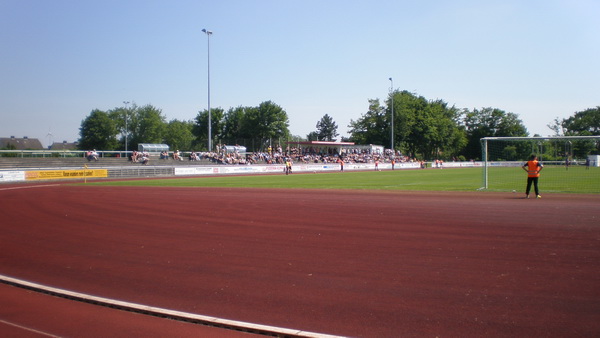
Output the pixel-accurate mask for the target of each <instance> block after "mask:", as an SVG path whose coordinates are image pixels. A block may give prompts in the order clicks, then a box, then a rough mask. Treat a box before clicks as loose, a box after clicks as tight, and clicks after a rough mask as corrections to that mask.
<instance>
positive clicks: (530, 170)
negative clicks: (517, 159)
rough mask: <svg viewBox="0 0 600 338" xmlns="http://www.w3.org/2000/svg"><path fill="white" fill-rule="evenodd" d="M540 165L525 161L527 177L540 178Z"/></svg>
mask: <svg viewBox="0 0 600 338" xmlns="http://www.w3.org/2000/svg"><path fill="white" fill-rule="evenodd" d="M541 166H542V165H541V164H540V163H539V162H538V161H527V176H529V177H540V167H541Z"/></svg>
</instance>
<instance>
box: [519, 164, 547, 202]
mask: <svg viewBox="0 0 600 338" xmlns="http://www.w3.org/2000/svg"><path fill="white" fill-rule="evenodd" d="M522 168H523V170H525V171H526V172H527V189H525V198H529V192H530V191H531V184H532V183H533V187H534V189H535V196H536V198H542V196H540V190H539V188H538V179H539V178H540V171H542V169H544V166H543V165H542V164H541V163H540V162H539V161H538V159H537V156H535V155H531V157H530V158H529V161H527V163H525V164H523V166H522Z"/></svg>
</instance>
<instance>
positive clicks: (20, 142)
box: [0, 136, 44, 150]
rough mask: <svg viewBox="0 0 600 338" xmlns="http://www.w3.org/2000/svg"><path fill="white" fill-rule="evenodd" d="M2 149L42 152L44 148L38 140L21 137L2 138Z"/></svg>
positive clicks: (0, 140)
mask: <svg viewBox="0 0 600 338" xmlns="http://www.w3.org/2000/svg"><path fill="white" fill-rule="evenodd" d="M0 149H14V150H42V149H44V147H43V146H42V143H41V142H40V140H38V139H37V138H29V137H27V136H24V137H22V138H19V137H14V136H11V137H0Z"/></svg>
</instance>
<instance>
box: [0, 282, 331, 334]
mask: <svg viewBox="0 0 600 338" xmlns="http://www.w3.org/2000/svg"><path fill="white" fill-rule="evenodd" d="M0 282H3V283H6V284H10V285H14V286H17V287H23V288H27V289H30V290H35V291H38V292H43V293H48V294H51V295H55V296H58V297H63V298H68V299H74V300H78V301H82V302H87V303H92V304H94V303H95V304H100V305H103V306H108V307H113V308H117V309H121V310H128V311H134V312H136V313H141V314H149V315H153V316H158V317H168V318H171V319H174V320H185V321H190V322H196V323H202V324H204V325H211V326H215V327H221V328H224V329H227V328H229V329H237V330H239V329H241V330H243V331H248V332H256V333H262V334H264V333H268V334H275V335H283V336H290V337H312V338H339V337H341V336H335V335H329V334H323V333H316V332H309V331H303V330H295V329H287V328H282V327H276V326H269V325H262V324H253V323H247V322H241V321H237V320H229V319H223V318H217V317H210V316H204V315H198V314H194V313H189V312H181V311H174V310H169V309H163V308H158V307H153V306H147V305H142V304H136V303H129V302H124V301H120V300H115V299H108V298H102V297H96V296H92V295H87V294H83V293H79V292H73V291H69V290H64V289H58V288H54V287H50V286H45V285H42V284H37V283H32V282H28V281H24V280H21V279H17V278H12V277H8V276H5V275H2V274H0Z"/></svg>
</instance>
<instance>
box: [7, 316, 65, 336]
mask: <svg viewBox="0 0 600 338" xmlns="http://www.w3.org/2000/svg"><path fill="white" fill-rule="evenodd" d="M0 323H3V324H6V325H9V326H14V327H18V328H19V329H23V330H25V331H30V332H33V333H37V334H41V335H44V336H47V337H53V338H61V337H60V336H55V335H53V334H50V333H48V332H43V331H40V330H36V329H32V328H30V327H26V326H23V325H19V324H16V323H11V322H7V321H6V320H2V319H0Z"/></svg>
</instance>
